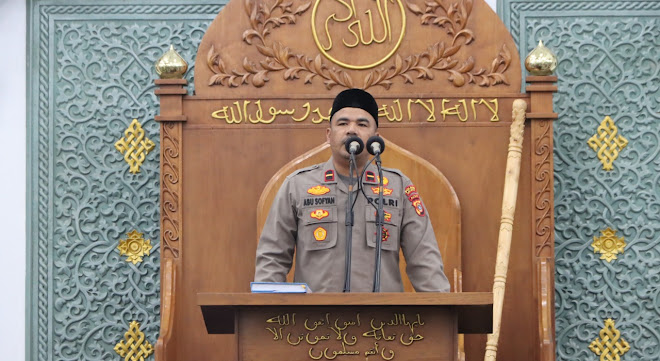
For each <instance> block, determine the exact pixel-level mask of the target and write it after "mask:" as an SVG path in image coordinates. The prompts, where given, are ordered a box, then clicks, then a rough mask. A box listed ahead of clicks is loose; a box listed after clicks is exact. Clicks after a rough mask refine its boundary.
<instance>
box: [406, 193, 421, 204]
mask: <svg viewBox="0 0 660 361" xmlns="http://www.w3.org/2000/svg"><path fill="white" fill-rule="evenodd" d="M418 199H419V194H417V193H411V194H410V195H409V196H408V200H409V201H410V202H415V201H416V200H418Z"/></svg>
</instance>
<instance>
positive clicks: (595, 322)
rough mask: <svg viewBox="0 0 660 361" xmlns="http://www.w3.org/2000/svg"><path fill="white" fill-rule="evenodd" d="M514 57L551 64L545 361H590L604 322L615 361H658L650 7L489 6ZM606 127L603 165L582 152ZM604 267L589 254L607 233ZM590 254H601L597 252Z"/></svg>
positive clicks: (512, 2)
mask: <svg viewBox="0 0 660 361" xmlns="http://www.w3.org/2000/svg"><path fill="white" fill-rule="evenodd" d="M498 12H499V14H500V16H501V17H502V19H503V20H504V21H505V23H506V25H507V26H508V27H509V29H510V30H511V33H512V35H513V37H514V39H515V40H516V42H517V43H518V44H519V48H520V55H521V58H523V59H524V57H525V56H526V54H527V53H528V52H529V51H530V50H531V49H533V48H534V46H535V45H536V43H537V42H538V40H539V39H542V40H543V42H544V43H545V44H546V46H547V47H549V48H550V49H552V50H553V51H554V52H555V53H556V54H557V56H558V58H559V65H558V68H557V72H556V73H557V75H558V76H559V82H558V86H559V92H558V93H557V95H556V97H555V104H554V106H555V111H556V112H557V113H559V119H558V120H557V121H556V123H555V128H554V129H555V130H554V159H555V169H554V171H555V219H556V223H555V239H556V244H555V252H556V254H555V257H556V275H555V276H556V284H555V288H556V291H555V296H556V304H555V307H556V340H557V360H562V361H564V360H566V361H568V360H571V361H573V360H584V361H587V360H594V361H595V360H599V359H601V358H600V356H598V355H596V354H595V353H594V352H593V351H592V350H590V348H589V345H590V344H591V343H592V342H593V341H594V340H596V339H600V335H599V331H600V330H601V329H603V328H604V323H605V322H606V321H607V320H608V319H612V320H614V321H615V322H616V329H618V331H620V332H621V334H620V337H621V338H622V339H625V341H627V342H628V343H629V345H630V350H628V351H627V352H626V353H624V355H623V356H622V358H621V359H622V360H633V361H643V360H648V361H652V360H653V361H656V360H660V287H659V286H658V285H659V281H660V238H659V233H658V231H659V230H660V155H659V154H660V132H659V131H658V129H659V128H658V124H660V104H659V103H660V95H659V94H660V1H576V0H570V1H531V0H500V3H499V7H498ZM607 116H609V117H611V119H612V120H613V122H614V125H615V126H616V128H617V130H618V135H621V136H622V137H624V138H625V139H626V140H627V141H628V143H627V145H626V146H625V147H624V148H623V149H620V153H619V154H618V157H617V158H616V159H615V160H614V161H613V162H612V165H613V167H612V170H610V171H608V170H604V169H603V164H602V163H601V161H600V160H599V158H598V156H597V152H595V151H594V150H593V149H591V147H590V146H589V144H588V141H589V139H590V138H591V137H592V136H594V134H596V133H597V128H598V127H599V125H600V124H601V122H603V120H604V119H605V118H606V117H607ZM608 227H609V228H611V229H612V230H616V231H617V232H616V237H623V238H624V239H625V243H626V245H625V247H624V250H623V253H622V254H621V253H619V254H616V259H611V261H609V262H608V260H607V259H601V254H600V253H594V247H593V246H592V243H594V237H600V236H601V232H602V231H605V230H606V229H607V228H608ZM601 244H602V243H601Z"/></svg>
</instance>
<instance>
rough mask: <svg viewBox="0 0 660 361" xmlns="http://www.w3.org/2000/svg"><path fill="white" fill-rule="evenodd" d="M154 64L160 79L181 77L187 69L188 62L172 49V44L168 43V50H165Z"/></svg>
mask: <svg viewBox="0 0 660 361" xmlns="http://www.w3.org/2000/svg"><path fill="white" fill-rule="evenodd" d="M154 65H155V66H156V73H158V76H160V78H161V79H181V78H183V74H185V73H186V70H188V63H186V61H185V60H183V58H182V57H181V55H179V53H177V52H176V50H174V45H170V50H168V51H166V52H165V54H163V56H161V57H160V59H158V61H156V64H154Z"/></svg>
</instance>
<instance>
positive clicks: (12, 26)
mask: <svg viewBox="0 0 660 361" xmlns="http://www.w3.org/2000/svg"><path fill="white" fill-rule="evenodd" d="M25 6H26V5H25V1H24V0H0V74H2V80H1V81H0V165H1V168H0V244H1V245H2V246H1V247H0V252H2V256H1V257H2V261H0V350H2V359H3V360H8V361H13V360H24V359H25V252H26V243H25V171H26V162H25V153H26V148H25V144H26V139H25V52H26V48H25V43H26V27H25V19H26V14H25Z"/></svg>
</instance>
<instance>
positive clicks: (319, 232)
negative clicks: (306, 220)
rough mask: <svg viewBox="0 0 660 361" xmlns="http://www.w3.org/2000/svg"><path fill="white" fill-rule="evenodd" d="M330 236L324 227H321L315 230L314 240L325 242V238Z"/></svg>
mask: <svg viewBox="0 0 660 361" xmlns="http://www.w3.org/2000/svg"><path fill="white" fill-rule="evenodd" d="M327 236H328V232H327V231H326V230H325V228H323V227H319V228H317V229H315V230H314V239H315V240H317V241H318V242H321V241H325V237H327Z"/></svg>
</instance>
